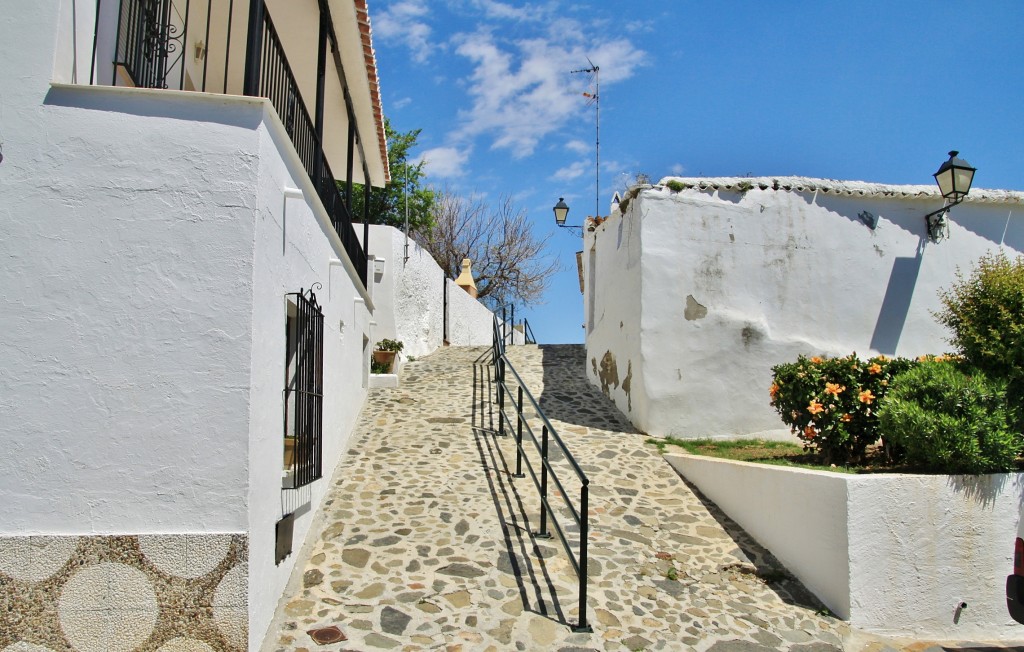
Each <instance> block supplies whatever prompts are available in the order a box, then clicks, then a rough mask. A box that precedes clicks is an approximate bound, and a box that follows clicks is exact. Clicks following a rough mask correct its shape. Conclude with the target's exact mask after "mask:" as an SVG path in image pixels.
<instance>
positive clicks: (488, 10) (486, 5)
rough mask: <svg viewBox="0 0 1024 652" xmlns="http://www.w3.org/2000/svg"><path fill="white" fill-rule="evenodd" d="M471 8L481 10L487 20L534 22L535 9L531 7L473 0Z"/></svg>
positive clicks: (487, 0) (492, 0) (495, 1)
mask: <svg viewBox="0 0 1024 652" xmlns="http://www.w3.org/2000/svg"><path fill="white" fill-rule="evenodd" d="M473 6H474V7H476V8H478V9H481V10H482V11H483V12H484V15H485V16H486V17H487V18H492V19H499V20H520V21H524V20H536V17H537V15H538V12H537V8H536V7H534V6H532V5H523V6H520V7H517V6H515V5H511V4H508V3H505V2H498V1H497V0H473Z"/></svg>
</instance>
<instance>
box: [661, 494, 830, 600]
mask: <svg viewBox="0 0 1024 652" xmlns="http://www.w3.org/2000/svg"><path fill="white" fill-rule="evenodd" d="M680 480H681V481H682V482H683V484H685V485H686V487H687V489H689V490H690V491H692V492H693V495H694V496H695V497H696V498H697V500H699V501H700V502H701V504H702V505H703V506H704V508H705V509H707V511H708V514H710V515H711V517H712V518H714V519H715V521H717V522H718V524H719V525H721V526H722V529H723V530H725V533H726V534H727V535H728V536H729V538H730V539H732V542H733V543H734V544H736V548H737V549H738V550H737V551H736V553H734V554H737V556H740V557H743V558H746V559H747V561H748V562H750V563H749V564H743V563H738V564H729V565H725V566H720V567H719V568H718V569H717V570H710V569H709V570H708V572H707V573H706V575H705V576H704V577H700V578H695V579H696V580H697V581H698V582H705V581H712V577H710V576H718V578H721V579H718V578H715V579H718V581H722V580H725V581H727V582H731V583H733V584H735V583H736V582H737V581H742V580H744V579H748V580H751V581H755V582H758V583H761V582H763V583H764V585H766V586H767V587H768V588H770V589H771V590H772V591H773V592H774V593H775V594H776V595H777V596H779V599H781V600H782V601H783V602H785V603H787V604H791V605H796V606H798V607H804V608H805V609H810V610H811V611H816V612H819V613H820V612H823V611H827V608H826V607H825V605H824V604H822V602H821V601H820V600H818V598H817V596H815V595H814V594H813V593H811V592H810V591H809V590H808V589H807V587H805V586H804V585H803V584H801V583H800V581H799V580H798V579H796V578H795V577H793V576H792V575H790V574H789V571H787V570H786V567H785V565H783V563H782V562H780V561H779V560H778V559H776V558H775V555H773V554H772V553H771V552H770V551H769V550H768V549H767V548H765V547H763V546H762V545H761V544H759V543H758V542H757V540H755V539H754V537H752V536H750V535H749V534H747V532H746V531H745V530H744V529H743V528H741V527H740V526H739V524H737V523H736V521H734V520H732V519H731V518H729V517H728V516H727V515H726V513H725V512H723V511H722V510H721V509H719V508H718V506H717V505H715V503H713V502H712V501H711V500H709V499H708V498H707V497H706V496H705V495H704V494H702V493H701V492H700V490H699V489H697V487H696V486H694V485H693V484H691V483H690V482H689V481H688V480H687V479H686V478H684V477H682V476H680ZM751 576H752V577H751Z"/></svg>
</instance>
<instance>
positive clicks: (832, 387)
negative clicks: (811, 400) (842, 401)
mask: <svg viewBox="0 0 1024 652" xmlns="http://www.w3.org/2000/svg"><path fill="white" fill-rule="evenodd" d="M844 389H846V386H845V385H840V384H839V383H825V393H826V394H831V395H832V396H839V394H841V393H842V391H843V390H844Z"/></svg>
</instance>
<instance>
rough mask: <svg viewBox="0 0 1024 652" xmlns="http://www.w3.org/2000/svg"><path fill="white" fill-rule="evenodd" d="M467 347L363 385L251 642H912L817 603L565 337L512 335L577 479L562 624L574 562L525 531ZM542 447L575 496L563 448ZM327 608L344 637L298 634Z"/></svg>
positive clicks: (535, 520) (341, 646)
mask: <svg viewBox="0 0 1024 652" xmlns="http://www.w3.org/2000/svg"><path fill="white" fill-rule="evenodd" d="M484 351H485V350H484V349H482V348H450V349H442V350H440V351H438V352H437V353H434V354H432V355H430V356H428V357H426V358H423V359H421V360H418V361H416V362H413V363H409V364H407V365H406V366H405V368H404V369H403V372H402V385H401V387H399V388H397V389H379V390H373V391H372V392H371V393H370V396H369V399H368V401H367V404H366V406H365V408H364V410H363V414H362V416H361V420H360V423H359V425H358V426H357V431H356V432H355V434H354V439H353V444H352V448H351V450H350V451H349V452H348V454H347V456H346V457H344V458H343V460H342V463H341V464H340V465H339V467H338V469H337V471H336V472H335V475H334V478H333V479H332V483H333V484H332V487H331V490H330V493H329V495H328V496H327V498H326V500H325V506H324V507H323V509H322V510H321V515H320V523H319V525H315V526H314V528H316V539H315V541H312V542H310V543H307V546H306V548H305V549H304V551H303V553H302V555H304V557H300V559H299V561H298V565H297V567H296V575H295V577H294V578H293V581H292V585H293V586H292V590H293V591H294V592H293V594H291V595H288V596H286V597H285V599H284V600H282V604H281V607H280V608H279V612H278V615H277V617H276V619H275V622H274V623H273V624H272V626H271V631H270V633H269V635H268V637H267V639H266V641H265V643H264V646H263V649H264V650H265V651H266V652H272V651H302V650H310V651H312V650H389V649H393V650H420V649H438V650H447V651H451V652H457V651H459V650H467V651H468V650H696V651H698V652H704V651H705V650H714V651H715V652H728V651H737V652H754V651H762V650H779V651H788V652H829V651H833V650H851V651H852V650H856V651H858V652H859V651H861V650H869V651H874V650H878V651H881V650H892V649H910V648H909V647H904V646H903V645H900V644H899V643H898V642H895V641H887V642H886V641H880V640H877V639H872V638H870V637H865V636H863V635H860V634H859V633H857V632H853V631H850V628H849V627H848V626H847V625H846V624H845V623H844V622H842V621H840V620H837V619H835V618H831V617H829V616H828V615H827V612H826V611H825V610H824V609H823V608H822V606H821V605H820V604H819V603H818V602H817V601H816V599H815V598H814V597H813V596H812V595H811V594H809V593H808V592H807V591H806V590H805V589H804V588H803V587H802V586H801V585H800V584H799V583H798V582H796V581H795V580H793V579H791V578H790V577H789V576H788V575H787V573H786V572H785V569H784V568H783V567H782V566H781V565H780V564H779V563H778V562H777V561H776V560H775V559H774V558H773V557H772V556H771V555H770V554H769V553H768V552H767V551H765V550H764V549H763V548H761V547H760V546H758V545H757V543H756V542H754V541H753V540H752V539H751V538H750V537H748V536H747V535H746V534H745V533H744V532H743V531H742V530H740V529H739V528H738V527H737V526H736V525H735V524H733V523H732V522H730V521H729V520H728V518H727V517H725V516H724V515H723V514H722V513H721V512H719V511H718V510H717V509H716V508H715V507H714V506H713V505H711V504H710V503H707V502H706V501H705V500H703V499H702V498H701V496H699V495H698V494H696V493H695V492H694V491H693V490H692V489H691V488H690V487H688V486H687V485H686V483H685V482H683V481H682V480H681V479H680V478H679V477H678V476H677V475H676V474H675V473H674V472H673V471H672V469H671V467H669V465H668V464H667V463H665V462H664V461H663V460H662V459H661V457H660V455H659V454H658V452H657V449H656V448H655V447H654V446H652V445H649V444H646V443H645V439H646V438H645V437H643V436H642V435H639V434H637V433H635V432H634V431H632V429H631V428H630V426H629V424H628V423H626V422H624V421H623V420H622V419H621V417H620V415H619V413H618V412H617V411H616V410H615V409H614V408H613V407H612V406H611V404H610V403H609V402H608V401H607V400H606V399H605V398H604V397H603V396H602V395H601V394H600V392H599V391H597V390H596V389H594V388H592V387H590V386H589V385H588V384H587V383H586V381H585V379H584V378H583V375H582V374H583V364H584V357H583V350H582V347H578V346H555V347H539V348H538V347H535V346H527V347H516V348H514V349H511V350H510V354H509V355H510V357H511V358H512V359H513V362H514V364H515V365H516V367H517V369H519V370H520V372H521V373H522V374H523V377H524V382H525V383H526V385H527V387H529V389H530V390H531V391H532V392H533V393H534V395H535V396H537V397H538V399H539V400H540V402H541V407H542V409H543V410H544V411H545V413H546V414H547V415H548V416H549V418H550V419H551V421H552V423H553V424H554V425H555V427H556V428H557V429H558V431H559V433H560V434H561V436H562V437H563V439H564V440H565V441H566V443H567V445H568V446H569V449H570V450H571V451H573V452H574V454H575V455H576V456H577V459H578V460H579V462H580V464H581V465H582V467H583V469H584V471H585V472H586V473H587V474H588V475H589V476H590V480H591V493H590V498H591V533H590V537H589V542H590V564H591V568H590V575H591V582H590V589H589V590H590V596H589V599H588V611H587V615H588V619H589V620H590V621H591V623H592V624H593V629H594V631H593V633H589V634H588V633H574V632H573V631H572V630H571V629H570V627H569V626H568V623H576V622H578V620H579V611H578V601H577V579H576V576H575V574H574V573H573V570H572V567H571V566H570V563H569V561H568V558H567V557H566V555H565V553H564V552H563V551H562V549H561V547H560V546H558V545H557V544H556V543H555V541H554V540H543V539H536V538H535V537H533V536H532V535H531V532H532V531H536V530H537V528H538V527H539V513H540V509H539V501H538V498H537V493H536V491H535V490H534V489H533V486H532V484H531V483H530V480H529V479H528V478H521V479H513V478H512V477H510V475H511V472H513V471H514V470H515V446H514V438H513V437H495V436H494V434H493V432H491V428H492V426H496V424H497V414H496V413H495V412H494V411H493V409H490V410H489V409H488V408H487V407H486V406H485V405H484V404H482V403H481V399H480V397H479V396H478V397H476V398H474V391H473V388H474V382H473V381H474V364H473V362H474V360H475V359H476V358H478V356H480V355H481V354H483V353H484ZM487 369H488V368H487V367H476V371H477V373H478V374H487V373H488V371H487ZM482 377H483V378H484V382H485V384H486V376H482ZM474 403H477V405H476V406H475V405H474ZM474 407H476V409H475V410H474ZM531 423H534V425H535V427H536V429H537V432H538V434H539V433H540V425H539V424H538V423H536V420H535V419H534V420H532V421H531ZM474 426H476V427H474ZM536 457H537V456H536V455H535V456H533V458H532V459H534V464H535V465H536V464H537V462H536ZM554 457H557V456H554ZM553 464H554V465H555V466H556V467H559V468H561V469H563V470H562V471H559V476H560V477H563V474H564V477H566V478H567V480H566V483H567V485H569V486H568V487H567V489H568V491H569V492H570V493H571V494H572V495H573V496H574V497H575V496H576V495H578V491H579V485H578V483H570V482H568V479H570V478H572V475H571V474H570V473H568V472H567V468H568V467H567V462H566V461H565V460H564V459H559V460H556V461H555V462H554V463H553ZM538 468H539V467H538ZM560 512H561V513H562V515H561V517H560V520H561V521H562V522H565V523H569V519H568V517H567V516H566V513H565V511H564V510H560ZM569 530H570V532H569V534H568V538H569V539H570V541H572V542H573V543H574V544H576V543H578V531H577V530H576V529H575V528H569ZM332 625H336V626H338V627H339V628H340V629H341V630H342V632H344V634H345V635H346V636H347V641H344V642H341V643H336V644H331V645H318V644H317V643H315V642H314V641H313V640H312V639H311V638H310V636H309V634H308V633H307V632H308V631H309V630H311V629H315V628H320V627H327V626H332ZM926 648H928V645H927V644H916V645H914V646H913V649H920V650H924V649H926ZM933 649H938V648H933Z"/></svg>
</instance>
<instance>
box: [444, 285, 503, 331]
mask: <svg viewBox="0 0 1024 652" xmlns="http://www.w3.org/2000/svg"><path fill="white" fill-rule="evenodd" d="M447 283H448V341H449V343H450V344H451V345H452V346H490V345H491V343H492V342H493V340H494V317H493V313H492V312H491V311H490V310H488V309H487V306H485V305H484V304H482V303H480V302H479V301H477V300H476V299H474V298H473V297H471V296H469V294H467V293H466V291H465V290H463V289H462V288H461V287H459V286H458V285H455V281H453V280H450V279H449V280H448V281H447Z"/></svg>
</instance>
